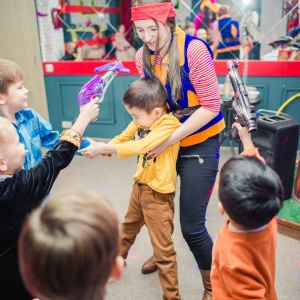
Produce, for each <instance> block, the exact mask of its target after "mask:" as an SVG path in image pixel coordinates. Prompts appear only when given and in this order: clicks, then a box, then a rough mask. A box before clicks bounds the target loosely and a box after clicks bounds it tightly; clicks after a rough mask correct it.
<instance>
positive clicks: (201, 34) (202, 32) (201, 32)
mask: <svg viewBox="0 0 300 300" xmlns="http://www.w3.org/2000/svg"><path fill="white" fill-rule="evenodd" d="M196 36H197V38H200V39H202V40H205V41H206V40H207V32H206V30H205V29H204V28H199V29H198V30H197V31H196Z"/></svg>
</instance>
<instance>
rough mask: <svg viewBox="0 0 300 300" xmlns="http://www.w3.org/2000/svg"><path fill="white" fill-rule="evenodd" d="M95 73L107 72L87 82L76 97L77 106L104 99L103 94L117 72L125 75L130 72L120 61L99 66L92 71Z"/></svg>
mask: <svg viewBox="0 0 300 300" xmlns="http://www.w3.org/2000/svg"><path fill="white" fill-rule="evenodd" d="M94 71H95V72H103V71H107V72H106V73H105V74H104V75H103V76H100V75H96V76H94V77H93V78H92V79H91V80H90V81H88V82H87V83H86V84H85V85H84V86H83V87H82V88H81V89H80V91H79V94H78V97H77V103H78V105H84V104H86V103H88V102H90V101H91V99H93V98H95V97H98V98H99V103H101V102H102V101H103V99H104V94H105V92H106V91H107V88H108V86H109V85H110V83H111V82H112V80H113V79H114V78H115V76H116V75H117V74H118V73H119V72H123V73H125V74H128V73H130V70H129V69H127V68H125V67H124V66H123V63H122V62H121V61H119V62H117V61H115V62H110V63H108V64H105V65H103V66H100V67H98V68H96V69H95V70H94Z"/></svg>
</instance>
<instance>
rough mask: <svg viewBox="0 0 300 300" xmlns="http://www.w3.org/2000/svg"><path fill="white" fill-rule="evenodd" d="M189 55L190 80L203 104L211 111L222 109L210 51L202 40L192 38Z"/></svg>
mask: <svg viewBox="0 0 300 300" xmlns="http://www.w3.org/2000/svg"><path fill="white" fill-rule="evenodd" d="M187 56H188V61H189V69H190V80H191V82H192V84H193V86H194V89H195V91H196V94H197V96H198V98H199V101H200V104H201V106H202V107H203V108H205V109H208V110H211V111H220V106H221V99H220V92H219V86H218V81H217V76H216V71H215V67H214V64H213V61H212V59H211V56H210V53H209V51H208V50H207V48H206V46H205V45H204V43H202V42H201V41H198V40H192V41H191V42H190V44H189V46H188V50H187Z"/></svg>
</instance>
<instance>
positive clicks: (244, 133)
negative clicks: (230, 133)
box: [232, 122, 254, 150]
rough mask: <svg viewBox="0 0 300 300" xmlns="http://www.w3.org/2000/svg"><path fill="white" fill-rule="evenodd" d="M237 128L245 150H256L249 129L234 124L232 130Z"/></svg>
mask: <svg viewBox="0 0 300 300" xmlns="http://www.w3.org/2000/svg"><path fill="white" fill-rule="evenodd" d="M234 127H235V128H236V129H237V130H238V133H239V137H240V139H241V141H242V143H243V146H244V150H247V149H250V148H254V145H253V142H252V139H251V133H249V132H248V128H247V127H246V126H242V125H241V124H240V123H237V122H235V123H233V124H232V128H234Z"/></svg>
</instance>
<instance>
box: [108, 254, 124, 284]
mask: <svg viewBox="0 0 300 300" xmlns="http://www.w3.org/2000/svg"><path fill="white" fill-rule="evenodd" d="M123 269H124V258H123V257H122V256H117V257H116V260H115V263H114V265H113V268H112V270H111V273H110V279H109V280H110V281H118V280H120V279H121V277H122V274H123Z"/></svg>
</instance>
